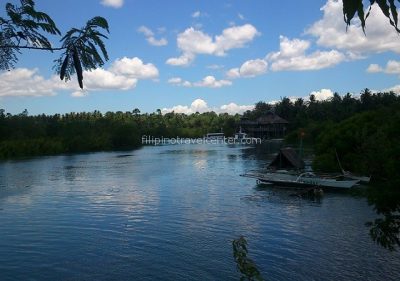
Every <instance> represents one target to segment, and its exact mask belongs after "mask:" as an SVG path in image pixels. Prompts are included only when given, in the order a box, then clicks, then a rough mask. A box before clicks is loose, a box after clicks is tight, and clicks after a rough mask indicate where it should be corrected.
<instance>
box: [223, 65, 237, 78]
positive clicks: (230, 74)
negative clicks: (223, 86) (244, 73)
mask: <svg viewBox="0 0 400 281" xmlns="http://www.w3.org/2000/svg"><path fill="white" fill-rule="evenodd" d="M226 77H228V78H229V79H236V78H239V77H240V69H239V67H235V68H231V69H229V70H228V71H227V72H226Z"/></svg>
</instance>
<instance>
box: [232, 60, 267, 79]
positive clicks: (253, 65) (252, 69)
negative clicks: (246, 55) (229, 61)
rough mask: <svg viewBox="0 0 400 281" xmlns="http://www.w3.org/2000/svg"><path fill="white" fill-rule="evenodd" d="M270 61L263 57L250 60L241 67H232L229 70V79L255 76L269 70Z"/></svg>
mask: <svg viewBox="0 0 400 281" xmlns="http://www.w3.org/2000/svg"><path fill="white" fill-rule="evenodd" d="M267 69H268V63H267V62H266V61H265V60H263V59H255V60H248V61H246V62H244V63H243V64H242V65H241V66H240V68H232V69H230V70H228V71H227V73H226V76H227V77H228V78H229V79H235V78H239V77H255V76H258V75H261V74H264V73H265V72H267Z"/></svg>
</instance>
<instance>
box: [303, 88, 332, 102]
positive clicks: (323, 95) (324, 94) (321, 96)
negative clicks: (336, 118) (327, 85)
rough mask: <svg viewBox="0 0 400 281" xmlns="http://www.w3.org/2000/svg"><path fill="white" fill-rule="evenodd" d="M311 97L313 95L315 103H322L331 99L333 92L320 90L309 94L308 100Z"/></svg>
mask: <svg viewBox="0 0 400 281" xmlns="http://www.w3.org/2000/svg"><path fill="white" fill-rule="evenodd" d="M311 95H314V96H315V99H316V100H317V101H324V100H327V99H330V98H332V97H333V92H332V90H331V89H321V90H319V91H313V92H311V93H310V94H309V96H308V99H309V97H310V96H311Z"/></svg>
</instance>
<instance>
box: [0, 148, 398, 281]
mask: <svg viewBox="0 0 400 281" xmlns="http://www.w3.org/2000/svg"><path fill="white" fill-rule="evenodd" d="M265 151H267V152H265ZM268 151H269V150H268V149H267V150H260V149H253V148H251V147H246V148H244V147H238V146H230V147H228V146H222V145H216V146H206V145H183V146H158V147H145V148H142V149H139V150H136V151H134V152H128V153H121V152H115V153H91V154H82V155H72V156H56V157H45V158H36V159H31V160H23V161H15V162H5V163H0V272H1V278H0V279H1V280H28V279H30V280H138V279H140V280H236V279H238V274H237V272H236V269H235V264H234V262H233V258H232V246H231V241H232V240H233V239H235V238H237V237H238V236H239V235H245V236H246V238H247V239H248V242H249V251H250V256H251V257H252V258H253V259H254V260H255V262H256V263H257V265H258V266H259V268H260V270H261V271H262V272H263V275H264V277H265V278H266V279H267V280H335V279H336V280H398V279H400V256H399V253H391V252H388V251H386V250H383V249H381V248H379V247H378V246H376V245H375V244H374V243H373V242H372V241H371V239H370V237H369V236H368V229H367V228H366V227H365V226H364V222H365V221H367V220H371V219H372V218H374V217H375V214H374V213H373V211H372V210H371V208H370V207H369V206H368V205H367V203H366V202H365V200H364V199H360V198H354V197H351V196H349V195H346V194H335V193H334V194H329V193H328V194H326V195H325V196H324V198H323V199H322V200H320V201H313V200H304V199H300V198H297V197H291V196H289V195H290V194H291V193H292V191H291V190H282V189H276V188H269V187H262V188H261V187H258V186H256V185H255V182H254V180H252V179H246V178H242V177H239V175H240V174H242V173H244V172H245V171H246V170H249V169H260V168H262V167H263V166H264V165H265V163H267V161H268V159H270V153H273V152H274V150H273V148H271V150H270V151H269V152H268Z"/></svg>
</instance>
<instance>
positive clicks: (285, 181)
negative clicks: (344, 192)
mask: <svg viewBox="0 0 400 281" xmlns="http://www.w3.org/2000/svg"><path fill="white" fill-rule="evenodd" d="M250 177H253V178H256V179H257V180H258V181H259V182H260V183H268V184H274V185H281V186H293V187H313V186H317V187H325V188H339V189H349V188H351V187H353V186H355V185H357V184H358V182H359V180H335V179H328V178H320V177H317V176H310V174H309V173H303V174H289V173H265V174H255V175H252V176H250Z"/></svg>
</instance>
